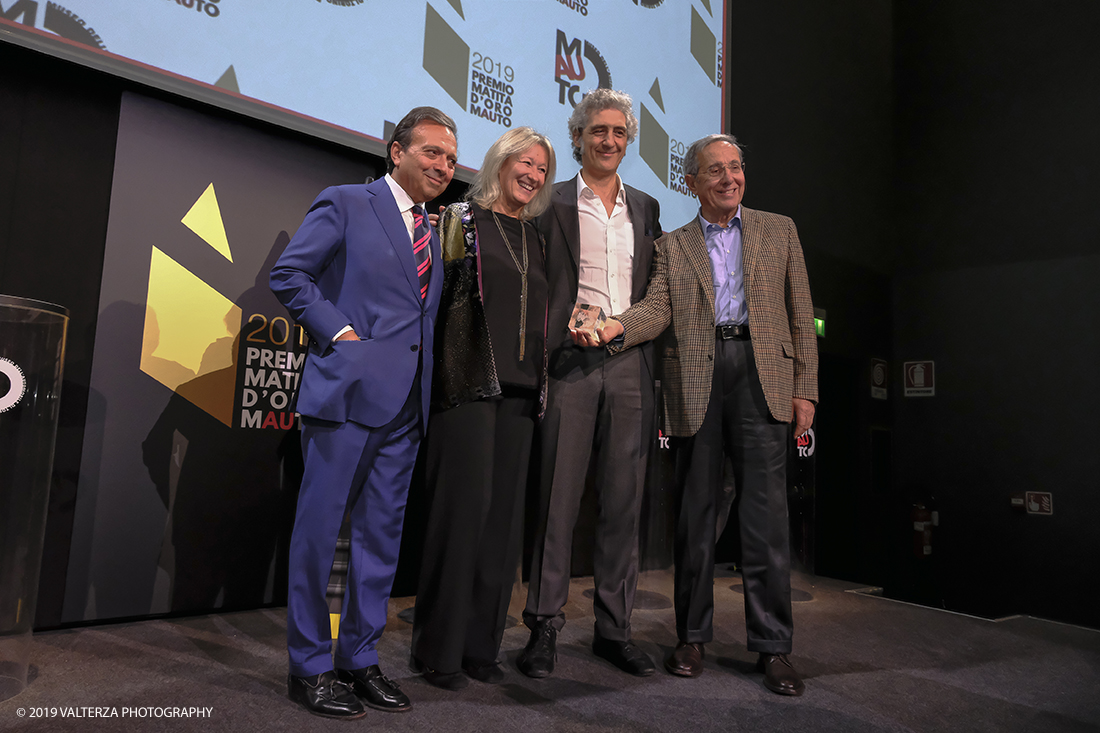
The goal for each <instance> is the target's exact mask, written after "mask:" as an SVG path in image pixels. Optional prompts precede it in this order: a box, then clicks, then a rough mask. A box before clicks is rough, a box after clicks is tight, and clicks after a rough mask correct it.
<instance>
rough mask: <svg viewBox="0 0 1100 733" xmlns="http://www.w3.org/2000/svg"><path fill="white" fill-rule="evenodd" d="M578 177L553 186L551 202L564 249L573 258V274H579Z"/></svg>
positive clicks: (579, 222) (579, 220) (579, 221)
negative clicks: (562, 238)
mask: <svg viewBox="0 0 1100 733" xmlns="http://www.w3.org/2000/svg"><path fill="white" fill-rule="evenodd" d="M578 176H580V174H579V173H578V174H577V175H576V176H573V177H572V178H570V179H569V180H568V181H566V182H565V183H560V184H558V185H557V186H554V197H553V199H552V201H551V206H552V207H553V209H554V217H555V218H556V219H557V220H558V226H559V227H560V228H561V233H562V236H563V237H564V238H565V242H564V245H565V248H566V249H567V250H569V256H570V257H572V258H573V270H574V271H575V272H580V261H581V219H580V214H579V213H578V211H577V177H578Z"/></svg>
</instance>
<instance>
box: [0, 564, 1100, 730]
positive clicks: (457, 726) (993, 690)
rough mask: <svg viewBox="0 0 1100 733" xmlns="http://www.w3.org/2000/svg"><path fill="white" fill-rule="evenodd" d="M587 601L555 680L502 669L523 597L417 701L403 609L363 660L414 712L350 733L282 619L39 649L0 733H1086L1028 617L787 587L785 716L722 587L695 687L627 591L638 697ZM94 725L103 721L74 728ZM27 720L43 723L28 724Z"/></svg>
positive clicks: (664, 582) (0, 712)
mask: <svg viewBox="0 0 1100 733" xmlns="http://www.w3.org/2000/svg"><path fill="white" fill-rule="evenodd" d="M726 575H727V576H729V574H728V573H726ZM591 588H592V580H591V578H577V579H575V580H574V581H573V586H572V589H571V594H570V601H569V605H568V606H567V607H566V617H567V619H568V622H567V624H566V626H565V629H564V630H563V631H562V634H561V636H560V637H559V643H558V663H557V668H556V670H555V673H554V675H553V676H552V677H550V678H547V679H545V680H532V679H528V678H527V677H525V676H523V675H522V674H520V672H519V671H518V670H516V668H515V659H516V656H517V654H518V653H519V651H520V649H522V647H523V645H524V644H525V642H526V640H527V630H526V629H525V628H524V627H523V626H522V625H519V624H518V622H517V619H518V618H519V612H520V610H521V609H522V601H523V592H524V591H523V588H522V587H520V586H518V585H517V588H516V592H515V593H514V595H513V599H512V606H511V613H512V617H511V619H510V620H511V621H513V622H516V625H512V626H510V627H509V629H508V630H507V631H506V633H505V636H504V644H503V650H502V658H503V660H504V663H505V669H506V677H505V680H504V682H503V683H502V684H500V685H495V686H490V685H485V684H482V683H479V682H474V681H471V683H470V686H469V687H468V688H466V689H465V690H462V691H460V692H448V691H444V690H439V689H437V688H434V687H432V686H430V685H429V684H427V683H426V682H424V681H423V680H422V679H420V678H419V677H417V676H416V675H414V674H413V673H412V672H410V671H409V668H408V656H409V640H410V636H411V634H412V626H411V624H410V623H409V618H410V612H409V610H410V608H411V607H412V605H413V602H414V599H413V598H395V599H393V600H392V601H391V603H390V619H389V627H388V628H387V631H386V633H385V635H384V636H383V638H382V642H381V644H380V645H379V653H380V656H381V659H382V668H383V671H385V672H386V674H387V675H388V676H390V677H391V678H394V679H396V680H398V681H399V682H400V683H401V685H402V689H404V690H405V692H407V693H408V695H409V697H410V698H412V701H413V710H412V711H410V712H408V713H405V714H386V713H381V712H375V711H369V712H368V714H367V717H365V718H363V719H361V720H359V721H353V722H346V721H332V720H326V719H322V718H317V717H314V716H311V715H309V714H308V713H306V712H305V711H304V710H302V709H301V708H299V707H297V706H296V705H294V704H293V703H291V702H290V701H289V700H288V699H287V697H286V649H285V633H286V612H285V609H268V610H259V611H248V612H238V613H224V614H215V615H209V616H197V617H189V618H178V619H171V620H155V621H142V622H136V623H124V624H115V625H105V626H97V627H89V628H82V629H74V630H65V631H54V632H46V633H40V634H36V635H35V638H34V652H33V657H32V664H33V665H34V667H35V670H34V674H35V675H36V676H35V677H34V679H33V681H32V682H31V684H30V685H29V686H28V687H27V689H26V690H25V691H24V692H22V693H21V694H19V695H17V696H16V697H14V698H11V699H9V700H6V701H4V702H2V703H0V730H43V731H44V730H48V731H88V730H95V731H99V730H119V731H158V730H172V731H176V730H193V731H203V732H204V733H210V732H212V731H252V730H256V731H260V730H263V731H278V730H292V731H309V730H352V729H354V727H355V726H362V725H365V726H369V727H372V728H382V727H384V728H385V730H387V731H447V732H448V733H458V732H460V731H524V732H525V733H535V732H541V731H624V732H626V731H629V732H631V733H635V732H637V731H684V732H685V733H694V732H696V731H769V732H771V731H845V732H846V733H851V732H853V731H937V732H939V731H991V732H992V731H998V732H1000V731H1030V732H1034V731H1096V730H1098V729H1100V632H1098V631H1095V630H1091V629H1084V628H1080V627H1074V626H1066V625H1063V624H1058V623H1053V622H1049V621H1043V620H1039V619H1034V618H1028V617H1012V618H1008V619H1001V620H996V621H990V620H985V619H979V618H974V617H970V616H964V615H960V614H954V613H950V612H946V611H940V610H936V609H930V608H925V607H921V606H912V605H908V604H904V603H899V602H895V601H890V600H886V599H882V598H877V597H873V596H868V595H864V594H860V593H857V592H854V591H856V590H858V589H859V588H860V586H858V585H856V584H853V583H846V582H841V581H836V580H830V579H827V578H820V577H815V576H809V575H802V574H796V575H795V577H794V591H795V592H794V595H795V600H796V602H795V604H794V617H795V644H794V654H793V655H792V660H793V662H794V664H795V666H796V668H797V669H798V670H799V671H800V672H801V673H802V675H803V676H804V678H805V680H806V693H805V695H804V696H802V697H800V698H784V697H781V696H778V695H775V694H772V693H770V692H768V691H767V690H765V689H764V687H763V685H762V684H761V675H760V674H757V673H756V672H754V671H753V667H754V662H755V655H753V654H750V653H749V652H747V651H746V649H745V638H744V633H745V629H744V616H743V607H742V603H743V601H742V595H741V594H740V593H739V589H740V579H739V578H738V577H736V576H729V577H720V578H717V579H716V580H715V601H716V610H715V641H714V642H712V643H711V644H708V645H707V647H706V654H707V657H706V670H705V672H704V674H703V675H702V676H701V677H699V678H696V679H681V678H676V677H672V676H670V675H668V674H666V673H665V672H664V670H663V668H661V661H662V660H663V658H664V657H665V655H666V654H668V653H669V651H671V649H672V647H673V646H674V645H675V642H676V635H675V631H674V620H673V611H672V603H671V589H672V574H671V572H669V571H653V572H647V573H643V576H642V578H641V581H640V583H639V599H638V604H637V607H636V609H635V611H634V617H633V634H634V639H635V641H636V642H637V643H638V644H639V646H640V647H641V648H642V649H643V650H645V651H646V652H648V653H649V654H650V656H652V657H653V658H654V660H655V661H656V662H657V663H658V667H659V669H658V672H657V674H656V675H654V676H653V677H649V678H645V679H637V678H634V677H630V676H628V675H625V674H623V673H622V672H620V671H618V670H617V669H615V668H614V667H612V666H611V665H610V664H608V663H606V662H604V661H603V660H600V659H598V658H596V657H594V656H593V655H592V653H591V649H590V645H591V641H592V618H593V617H592V606H591ZM95 708H99V709H100V710H99V711H98V712H99V714H101V715H102V714H107V715H111V714H112V711H114V714H117V715H118V716H119V717H97V718H92V717H88V716H90V715H92V714H93V712H94V711H93V709H95ZM172 708H199V709H202V710H203V711H204V712H205V713H206V717H192V718H168V717H157V716H158V714H159V715H163V714H164V709H172ZM158 709H160V711H159V713H158ZM20 711H22V713H23V716H22V717H21V716H20ZM43 711H45V712H46V715H47V716H49V717H45V718H43V717H35V718H31V717H29V716H30V715H31V714H32V713H34V712H37V713H38V714H39V715H41V714H42V713H43ZM51 711H52V712H51ZM206 711H208V712H206ZM124 714H125V715H126V716H127V717H122V716H123V715H124ZM62 715H66V717H61V716H62ZM74 715H79V716H82V717H79V718H76V717H71V716H74ZM134 715H138V716H142V717H140V718H135V717H133V716H134Z"/></svg>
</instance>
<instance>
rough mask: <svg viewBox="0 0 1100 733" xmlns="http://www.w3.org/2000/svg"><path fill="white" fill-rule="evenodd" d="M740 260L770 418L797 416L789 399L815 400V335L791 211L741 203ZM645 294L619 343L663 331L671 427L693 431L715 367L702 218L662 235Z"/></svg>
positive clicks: (684, 433)
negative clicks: (777, 211)
mask: <svg viewBox="0 0 1100 733" xmlns="http://www.w3.org/2000/svg"><path fill="white" fill-rule="evenodd" d="M741 224H742V237H741V242H742V249H741V251H742V268H743V270H744V273H745V297H746V300H747V301H748V308H749V331H750V333H751V335H752V346H753V353H754V355H755V359H756V369H757V372H758V373H759V375H760V382H761V384H762V385H763V387H764V396H765V397H766V398H767V402H768V409H769V410H770V411H771V414H772V417H774V418H775V419H776V420H779V421H781V422H790V421H791V419H792V416H793V407H792V405H791V399H792V398H794V397H800V398H802V399H806V400H810V401H812V402H817V334H816V331H815V330H814V317H813V303H812V301H811V299H810V285H809V280H808V278H807V276H806V265H805V261H804V260H803V257H802V246H801V244H799V241H798V232H797V230H796V229H795V225H794V222H793V221H792V220H791V219H790V218H789V217H786V216H781V215H779V214H770V213H768V212H764V211H755V210H753V209H747V208H745V207H741ZM655 246H656V250H657V254H656V257H655V260H654V266H653V275H652V277H651V278H650V282H649V288H648V290H647V291H646V296H645V298H644V299H643V300H641V301H639V302H638V303H636V304H635V305H633V306H631V307H630V308H629V309H628V310H627V311H625V312H624V313H622V314H620V315H618V316H616V318H617V319H618V320H619V321H620V322H622V324H623V329H624V333H623V342H622V343H621V344H616V345H612V347H611V349H612V351H617V350H620V349H623V348H630V347H632V346H635V345H637V344H641V343H645V342H646V341H649V340H651V339H654V338H656V337H657V336H659V335H660V334H661V333H662V332H664V331H665V329H666V328H667V327H668V326H669V325H671V326H672V328H671V329H669V331H668V333H667V334H666V335H665V338H664V339H663V343H662V347H661V349H660V351H661V353H660V358H661V362H662V366H663V368H664V372H663V378H662V381H661V388H662V392H663V394H664V403H665V432H667V433H668V434H669V435H673V436H677V437H688V436H691V435H694V434H695V433H696V432H697V431H698V430H699V427H700V426H701V425H702V424H703V417H704V415H705V414H706V411H707V403H708V401H709V400H710V391H711V380H712V378H713V375H714V343H715V336H714V276H713V274H712V271H711V263H710V257H709V255H708V254H707V247H706V242H705V241H704V239H703V230H702V229H701V228H700V226H699V220H698V219H693V220H692V221H691V222H690V223H689V224H686V225H685V226H682V227H680V228H679V229H677V230H675V231H673V232H669V233H668V234H666V235H665V236H663V237H661V238H660V239H659V240H657V243H656V245H655Z"/></svg>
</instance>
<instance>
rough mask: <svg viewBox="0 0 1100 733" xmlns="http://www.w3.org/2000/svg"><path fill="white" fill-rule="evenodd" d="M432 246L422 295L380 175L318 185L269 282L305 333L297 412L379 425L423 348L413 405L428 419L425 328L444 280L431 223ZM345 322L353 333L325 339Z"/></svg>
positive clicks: (391, 412)
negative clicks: (361, 182)
mask: <svg viewBox="0 0 1100 733" xmlns="http://www.w3.org/2000/svg"><path fill="white" fill-rule="evenodd" d="M431 252H432V271H431V272H432V274H431V282H430V284H429V286H428V296H427V298H424V299H421V297H420V282H419V280H418V278H417V275H416V262H415V259H414V256H413V251H412V243H411V241H410V240H409V235H408V232H407V231H406V229H405V224H404V222H403V221H402V220H401V213H400V212H399V211H398V209H397V202H396V201H394V198H393V193H392V192H391V191H390V189H389V186H388V185H387V184H386V181H385V180H384V179H378V180H377V181H374V182H373V183H370V184H367V185H348V186H334V187H331V188H327V189H325V190H324V191H322V192H321V194H320V195H319V196H318V197H317V200H316V201H314V202H313V206H311V207H310V210H309V213H308V214H306V218H305V220H304V221H303V222H302V225H301V226H300V227H299V228H298V231H297V233H296V234H295V235H294V238H293V239H291V240H290V244H288V245H287V248H286V251H284V252H283V254H282V256H281V257H279V261H278V262H276V263H275V266H274V267H273V268H271V289H272V290H273V291H274V293H275V296H276V297H277V298H278V299H279V300H280V302H282V303H283V305H285V306H286V307H287V310H289V311H290V314H291V315H292V316H293V317H294V318H295V320H297V321H298V323H300V324H302V326H303V327H304V328H305V330H306V332H307V333H308V334H309V336H310V339H311V343H310V346H309V353H308V354H307V356H306V362H305V367H304V369H303V372H302V381H301V385H300V387H299V389H298V402H297V410H298V412H299V413H301V414H302V415H305V416H307V417H313V418H317V419H320V420H331V421H335V422H345V421H348V420H351V421H354V422H357V423H360V424H362V425H366V426H367V427H380V426H382V425H385V424H386V423H388V422H389V421H390V420H392V419H393V418H394V416H396V415H397V412H398V410H400V409H401V406H402V405H403V404H404V403H405V399H406V398H407V397H408V395H409V390H410V389H411V388H412V382H413V379H414V378H415V376H416V369H417V365H418V363H420V359H421V356H423V362H422V363H423V371H422V373H421V397H422V405H421V410H422V415H423V418H424V420H425V422H426V421H427V415H428V404H429V400H430V398H431V382H432V342H433V338H432V336H433V332H434V329H435V316H436V311H438V309H439V297H440V292H441V291H442V288H443V258H442V255H441V253H440V247H439V237H438V236H437V235H436V233H435V232H434V231H433V232H432V242H431ZM348 324H351V326H352V327H353V328H354V329H355V332H356V333H357V334H358V335H359V338H360V339H361V340H360V341H338V342H335V343H332V337H333V336H335V335H336V333H337V332H338V331H339V330H340V329H342V328H343V327H344V326H346V325H348ZM421 350H423V352H424V353H423V355H421V354H420V351H421Z"/></svg>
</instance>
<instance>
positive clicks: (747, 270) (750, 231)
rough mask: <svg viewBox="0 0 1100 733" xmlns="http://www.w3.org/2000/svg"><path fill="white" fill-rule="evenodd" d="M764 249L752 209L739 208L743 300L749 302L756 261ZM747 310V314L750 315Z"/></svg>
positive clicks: (757, 222)
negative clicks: (743, 276) (743, 284)
mask: <svg viewBox="0 0 1100 733" xmlns="http://www.w3.org/2000/svg"><path fill="white" fill-rule="evenodd" d="M763 248H764V233H763V231H762V230H761V228H760V217H758V216H757V215H756V212H755V211H754V210H752V209H746V208H745V207H744V206H742V207H741V271H742V272H743V273H744V274H745V280H744V282H745V300H746V301H750V302H751V298H750V295H749V293H750V290H751V288H752V286H753V282H754V281H755V280H756V261H757V259H758V258H759V257H760V254H761V252H762V251H763ZM752 310H753V309H752V308H749V313H750V314H751V313H752Z"/></svg>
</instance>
